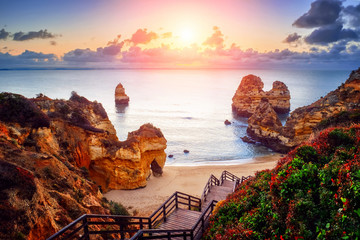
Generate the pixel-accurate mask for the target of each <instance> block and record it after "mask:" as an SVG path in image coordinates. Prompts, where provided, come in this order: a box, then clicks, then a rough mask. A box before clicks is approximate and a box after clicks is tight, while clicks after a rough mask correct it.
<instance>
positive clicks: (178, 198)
mask: <svg viewBox="0 0 360 240" xmlns="http://www.w3.org/2000/svg"><path fill="white" fill-rule="evenodd" d="M182 200H186V201H185V202H184V201H182ZM174 203H175V204H174ZM180 205H183V206H185V207H187V208H188V209H189V210H190V209H191V208H199V209H201V199H200V198H197V197H194V196H191V195H189V194H186V193H182V192H178V191H176V192H175V193H174V194H173V195H171V196H170V197H169V198H168V199H167V200H166V201H165V202H164V203H163V204H162V205H161V206H160V207H159V208H158V209H157V210H156V211H155V212H154V213H153V214H151V215H150V217H149V219H150V226H151V227H150V228H154V227H156V226H157V225H158V224H160V223H161V222H162V221H164V222H166V219H167V217H168V216H169V215H170V213H172V212H173V210H174V209H177V208H179V206H180ZM160 216H162V218H160V219H159V217H160Z"/></svg>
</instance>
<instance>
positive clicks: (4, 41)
mask: <svg viewBox="0 0 360 240" xmlns="http://www.w3.org/2000/svg"><path fill="white" fill-rule="evenodd" d="M359 39H360V2H359V0H346V1H340V0H315V1H313V0H299V1H295V0H294V1H293V0H216V1H215V0H196V1H194V0H182V1H175V0H106V1H99V0H77V1H73V0H61V1H60V0H54V1H47V0H31V1H30V0H23V1H18V0H1V1H0V68H19V67H35V68H36V67H64V68H67V67H85V68H86V67H97V68H108V67H111V68H117V67H174V68H177V67H181V68H182V67H185V68H186V67H194V68H197V67H210V68H212V67H225V68H227V67H229V68H247V67H252V68H257V67H270V68H271V67H277V68H280V67H289V66H291V67H311V68H316V67H319V68H328V67H332V66H337V67H339V68H349V69H353V68H355V67H359V66H360V44H359V43H360V40H359Z"/></svg>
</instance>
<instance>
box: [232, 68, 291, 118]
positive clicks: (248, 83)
mask: <svg viewBox="0 0 360 240" xmlns="http://www.w3.org/2000/svg"><path fill="white" fill-rule="evenodd" d="M263 87H264V83H263V81H262V80H261V78H260V77H258V76H255V75H252V74H250V75H247V76H245V77H243V79H242V80H241V83H240V85H239V87H238V89H237V90H236V92H235V95H234V97H233V98H232V100H233V103H232V109H233V111H234V112H235V113H236V114H237V115H238V116H240V117H251V115H252V114H254V112H255V110H256V108H257V106H258V105H259V103H260V102H261V99H262V98H266V99H268V100H269V103H270V105H271V106H272V108H273V109H274V110H275V112H276V113H288V112H289V111H290V91H289V89H288V88H287V86H286V85H285V83H283V82H280V81H275V82H274V83H273V88H272V89H271V90H270V91H268V92H264V91H263Z"/></svg>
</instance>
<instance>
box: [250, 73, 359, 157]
mask: <svg viewBox="0 0 360 240" xmlns="http://www.w3.org/2000/svg"><path fill="white" fill-rule="evenodd" d="M269 101H270V100H269ZM261 105H262V107H261V106H259V107H258V108H257V110H256V112H255V114H254V115H253V116H252V117H251V118H249V120H248V129H247V133H248V134H249V135H250V136H251V137H252V138H254V139H255V140H257V141H260V142H262V143H263V144H264V145H266V146H268V147H270V148H271V149H273V150H275V151H278V152H287V151H289V150H291V149H292V148H294V147H296V146H298V145H300V144H301V143H302V142H304V141H306V140H307V139H308V138H309V136H310V135H311V134H312V133H313V132H314V130H315V129H316V127H317V126H319V125H320V124H321V123H322V122H324V121H326V120H327V119H329V118H331V117H334V116H336V115H337V114H341V113H346V112H348V111H350V112H351V111H355V110H359V109H360V68H359V69H358V70H356V71H353V72H352V73H351V74H350V76H349V78H348V79H347V80H346V82H345V83H343V84H341V86H339V87H338V88H337V89H336V90H334V91H332V92H330V93H328V94H327V95H326V96H325V97H322V98H320V99H319V100H317V101H316V102H314V103H312V104H310V105H308V106H304V107H299V108H297V109H295V110H294V111H293V112H291V114H290V116H289V117H288V119H287V121H286V124H285V126H281V124H280V123H279V120H277V119H276V116H275V115H274V113H273V111H272V110H271V109H270V108H271V107H270V106H269V105H267V104H266V103H265V102H264V103H262V104H261ZM272 108H274V107H272ZM255 115H256V116H255Z"/></svg>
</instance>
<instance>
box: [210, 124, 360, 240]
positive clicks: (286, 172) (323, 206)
mask: <svg viewBox="0 0 360 240" xmlns="http://www.w3.org/2000/svg"><path fill="white" fill-rule="evenodd" d="M359 145H360V125H353V126H351V127H348V128H329V129H326V130H324V131H322V132H321V133H319V134H317V136H316V137H315V138H314V139H312V140H311V141H310V142H307V143H305V144H303V145H301V146H299V147H298V148H296V149H295V150H293V151H291V152H290V153H289V154H288V155H287V156H286V157H284V158H282V159H281V160H280V161H279V162H278V165H277V166H276V167H275V168H274V169H272V170H266V171H261V172H258V173H256V175H255V177H254V178H252V179H251V180H248V181H246V182H245V183H243V184H242V185H240V186H239V187H238V188H237V190H236V191H235V192H234V193H233V194H231V195H230V196H228V198H227V199H226V200H225V201H224V202H222V204H221V206H219V208H217V211H216V212H215V213H214V215H213V216H212V218H211V221H210V226H209V228H208V229H207V232H206V233H205V235H204V237H203V238H204V239H360V228H359V226H360V150H359Z"/></svg>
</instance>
